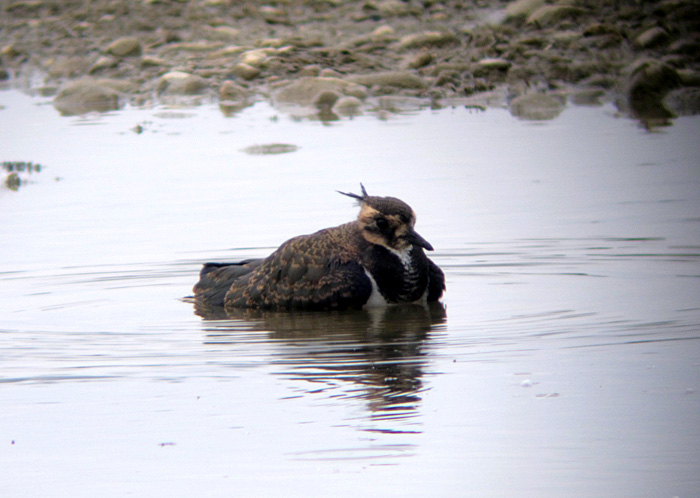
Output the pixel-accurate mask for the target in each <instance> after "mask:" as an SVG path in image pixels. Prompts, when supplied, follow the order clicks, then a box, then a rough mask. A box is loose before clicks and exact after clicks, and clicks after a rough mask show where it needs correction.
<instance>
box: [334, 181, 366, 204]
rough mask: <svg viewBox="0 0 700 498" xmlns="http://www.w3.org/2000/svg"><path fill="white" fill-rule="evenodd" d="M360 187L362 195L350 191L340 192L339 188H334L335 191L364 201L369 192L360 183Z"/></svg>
mask: <svg viewBox="0 0 700 498" xmlns="http://www.w3.org/2000/svg"><path fill="white" fill-rule="evenodd" d="M360 188H361V189H362V195H357V194H353V193H352V192H341V191H340V190H336V192H338V193H339V194H343V195H347V196H348V197H352V198H353V199H357V200H358V201H360V202H365V201H366V200H367V198H368V197H369V194H367V190H366V189H365V186H364V185H362V184H361V183H360Z"/></svg>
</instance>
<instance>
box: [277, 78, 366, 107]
mask: <svg viewBox="0 0 700 498" xmlns="http://www.w3.org/2000/svg"><path fill="white" fill-rule="evenodd" d="M325 92H333V93H336V94H338V95H341V96H342V95H349V96H353V97H356V98H358V99H364V98H365V97H367V91H366V89H365V88H364V87H363V86H361V85H358V84H356V83H352V82H349V81H345V80H341V79H339V78H325V77H317V78H316V77H309V78H300V79H298V80H296V81H294V82H292V83H290V84H289V85H287V86H285V87H283V88H281V89H280V90H279V91H278V92H277V94H276V95H275V99H276V100H277V101H278V102H281V103H289V104H299V105H312V104H313V103H314V101H315V100H316V99H317V98H318V96H319V95H321V94H323V93H325Z"/></svg>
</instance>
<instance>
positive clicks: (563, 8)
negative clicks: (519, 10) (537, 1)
mask: <svg viewBox="0 0 700 498" xmlns="http://www.w3.org/2000/svg"><path fill="white" fill-rule="evenodd" d="M585 13H586V11H585V10H584V9H582V8H580V7H574V6H572V5H545V6H543V7H540V8H539V9H537V10H536V11H534V12H533V13H532V14H530V16H528V18H527V23H528V24H536V25H538V26H552V25H554V24H557V23H560V22H561V21H564V20H568V19H576V18H577V17H579V16H581V15H582V14H585Z"/></svg>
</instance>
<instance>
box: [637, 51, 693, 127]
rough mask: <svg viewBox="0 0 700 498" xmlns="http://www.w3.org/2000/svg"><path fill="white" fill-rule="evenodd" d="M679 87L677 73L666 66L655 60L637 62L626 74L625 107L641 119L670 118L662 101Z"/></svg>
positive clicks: (679, 79)
mask: <svg viewBox="0 0 700 498" xmlns="http://www.w3.org/2000/svg"><path fill="white" fill-rule="evenodd" d="M680 85H681V78H680V76H679V75H678V72H677V71H676V70H675V69H674V68H673V67H671V66H669V65H668V64H665V63H663V62H660V61H657V60H655V59H642V60H638V61H636V62H635V63H634V64H633V65H632V66H631V68H630V69H629V72H628V80H627V84H626V87H625V93H626V97H627V105H628V106H629V109H630V110H631V111H632V113H633V114H634V115H636V116H637V117H640V118H643V119H644V118H651V119H656V118H667V117H671V116H672V113H671V112H670V111H669V110H668V109H667V108H666V107H665V106H664V105H663V103H662V100H663V98H664V97H665V96H666V94H667V93H668V92H670V91H671V90H674V89H676V88H678V87H679V86H680Z"/></svg>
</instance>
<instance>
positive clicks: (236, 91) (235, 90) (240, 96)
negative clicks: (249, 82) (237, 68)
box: [219, 80, 250, 102]
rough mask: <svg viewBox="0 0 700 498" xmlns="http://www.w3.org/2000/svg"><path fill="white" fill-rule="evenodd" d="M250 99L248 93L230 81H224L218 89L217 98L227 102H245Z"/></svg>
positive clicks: (245, 89)
mask: <svg viewBox="0 0 700 498" xmlns="http://www.w3.org/2000/svg"><path fill="white" fill-rule="evenodd" d="M249 97H250V91H249V90H248V89H247V88H244V87H242V86H241V85H238V84H236V83H234V82H233V81H231V80H226V81H224V83H223V84H222V85H221V88H220V89H219V98H220V99H221V100H227V101H237V102H240V101H245V100H248V98H249Z"/></svg>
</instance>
